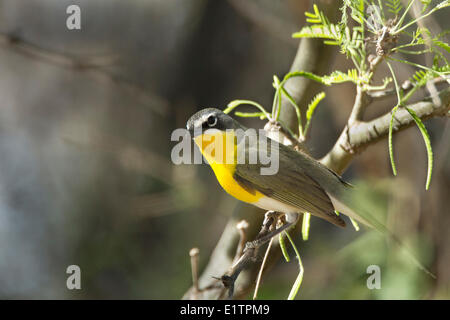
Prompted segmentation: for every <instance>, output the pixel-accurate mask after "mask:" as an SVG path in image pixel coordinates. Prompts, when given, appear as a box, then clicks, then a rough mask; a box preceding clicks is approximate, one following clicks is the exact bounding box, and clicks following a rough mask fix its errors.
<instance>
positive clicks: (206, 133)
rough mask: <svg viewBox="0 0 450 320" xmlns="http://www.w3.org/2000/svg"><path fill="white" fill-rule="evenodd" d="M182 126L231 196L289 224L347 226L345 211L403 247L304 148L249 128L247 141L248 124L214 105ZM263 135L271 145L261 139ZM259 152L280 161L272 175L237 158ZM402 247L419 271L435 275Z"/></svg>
mask: <svg viewBox="0 0 450 320" xmlns="http://www.w3.org/2000/svg"><path fill="white" fill-rule="evenodd" d="M186 128H187V130H188V132H189V134H190V136H191V137H192V138H193V140H194V142H195V144H196V145H197V146H198V148H199V149H200V152H201V153H202V155H203V157H204V158H205V159H206V161H207V162H208V164H209V165H210V166H211V168H212V170H213V171H214V174H215V176H216V178H217V181H218V182H219V184H220V185H221V186H222V188H223V189H224V190H225V191H226V192H227V193H228V194H230V195H231V196H233V197H234V198H236V199H238V200H240V201H243V202H246V203H250V204H252V205H255V206H257V207H259V208H262V209H264V210H268V211H275V212H279V213H282V214H285V215H286V217H287V219H286V221H287V222H289V224H291V225H292V224H295V223H296V221H297V219H298V215H299V214H301V213H310V214H311V215H313V216H316V217H318V218H321V219H324V220H326V221H328V222H330V223H332V224H333V225H335V226H338V227H345V226H346V223H345V221H344V219H343V218H342V215H347V216H349V217H350V218H352V219H355V220H357V221H359V222H361V223H363V224H365V225H367V226H368V227H371V228H374V229H376V230H377V231H379V232H380V233H382V234H384V235H388V236H389V238H391V239H393V240H394V241H395V242H396V243H397V244H399V245H400V247H402V248H403V249H404V248H405V246H404V245H403V243H402V242H401V241H400V240H399V239H398V238H397V237H396V236H395V235H394V234H393V233H392V232H390V230H388V228H387V227H386V226H385V224H384V223H382V222H380V219H378V218H377V217H375V216H374V215H373V214H372V213H371V212H368V210H354V209H353V208H352V207H354V206H355V205H354V201H353V200H354V197H353V196H352V189H353V186H352V185H351V184H350V183H348V182H346V181H345V180H344V179H343V178H342V177H341V176H340V175H338V174H337V173H336V172H334V171H332V170H331V169H329V168H328V167H327V166H325V165H323V164H322V163H320V162H319V161H317V160H316V159H314V158H313V157H311V156H310V155H308V154H306V153H305V152H302V151H297V150H295V149H294V148H292V147H289V146H286V145H284V144H281V143H278V142H276V141H275V140H272V139H270V138H269V137H267V136H265V134H264V133H263V131H261V132H257V131H253V132H254V133H255V134H256V139H246V135H245V132H247V131H248V128H246V127H245V126H243V125H242V124H241V123H239V122H238V121H236V120H235V119H233V118H232V117H231V116H229V115H228V114H225V113H224V112H223V111H221V110H219V109H216V108H206V109H202V110H200V111H198V112H196V113H195V114H194V115H192V116H191V117H190V118H189V119H188V121H187V123H186ZM243 133H244V134H243ZM264 139H269V140H270V143H261V141H264ZM269 145H270V146H269ZM261 151H265V152H267V153H268V154H272V153H275V154H276V155H277V157H274V159H275V160H277V161H278V163H277V170H276V172H274V173H273V174H262V173H261V169H263V168H264V167H267V165H266V166H265V165H264V164H262V163H261V162H260V161H256V162H255V161H254V162H250V161H238V160H239V159H244V160H249V159H251V158H252V157H253V158H257V156H258V155H260V153H261ZM239 157H241V158H239ZM288 218H289V219H288ZM406 251H407V253H408V255H409V256H410V257H411V259H412V260H413V262H414V263H415V264H416V265H417V266H418V267H419V268H420V269H422V270H424V271H425V272H426V273H428V274H430V275H431V276H434V275H432V274H431V273H430V272H429V271H428V269H426V268H425V267H424V266H423V264H422V263H421V262H420V261H418V260H417V258H415V257H414V256H413V255H412V254H410V253H409V251H408V250H406Z"/></svg>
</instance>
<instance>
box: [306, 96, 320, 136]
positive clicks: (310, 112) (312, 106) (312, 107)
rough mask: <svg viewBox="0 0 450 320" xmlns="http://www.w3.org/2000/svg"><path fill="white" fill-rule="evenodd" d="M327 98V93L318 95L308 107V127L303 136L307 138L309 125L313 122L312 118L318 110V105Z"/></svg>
mask: <svg viewBox="0 0 450 320" xmlns="http://www.w3.org/2000/svg"><path fill="white" fill-rule="evenodd" d="M324 98H325V92H323V91H322V92H320V93H318V94H317V95H316V96H315V97H314V98H313V99H312V101H311V102H310V104H309V105H308V109H307V111H306V125H305V131H304V132H303V135H304V136H306V133H307V132H308V128H309V124H310V122H311V118H312V116H313V114H314V111H315V110H316V108H317V105H318V104H319V102H320V101H322V100H323V99H324Z"/></svg>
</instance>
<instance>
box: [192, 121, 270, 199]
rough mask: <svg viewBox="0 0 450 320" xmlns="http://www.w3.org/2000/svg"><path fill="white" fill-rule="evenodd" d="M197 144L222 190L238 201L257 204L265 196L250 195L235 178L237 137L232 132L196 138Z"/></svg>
mask: <svg viewBox="0 0 450 320" xmlns="http://www.w3.org/2000/svg"><path fill="white" fill-rule="evenodd" d="M194 141H195V144H196V145H197V146H198V147H199V148H200V151H201V153H202V154H203V156H204V157H205V159H206V160H207V161H208V163H209V165H210V166H211V168H212V169H213V171H214V174H215V175H216V178H217V180H218V181H219V183H220V185H221V186H222V188H223V189H224V190H225V191H226V192H228V193H229V194H230V195H232V196H233V197H235V198H236V199H238V200H241V201H244V202H248V203H253V204H254V203H256V202H258V200H260V199H261V198H262V197H264V195H263V194H262V193H260V192H258V191H256V192H255V193H250V192H248V191H247V190H245V189H244V188H242V187H241V185H240V184H239V183H237V182H236V180H235V179H234V178H233V174H234V171H235V168H236V162H237V148H236V137H235V135H234V134H233V132H232V131H227V132H223V131H219V130H214V131H212V132H211V133H203V134H202V135H199V136H197V137H195V138H194Z"/></svg>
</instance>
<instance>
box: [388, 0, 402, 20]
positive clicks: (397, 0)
mask: <svg viewBox="0 0 450 320" xmlns="http://www.w3.org/2000/svg"><path fill="white" fill-rule="evenodd" d="M385 4H386V7H388V11H389V12H390V13H392V14H394V15H396V16H397V15H398V14H399V13H400V11H401V10H402V9H403V5H402V1H401V0H386V3H385Z"/></svg>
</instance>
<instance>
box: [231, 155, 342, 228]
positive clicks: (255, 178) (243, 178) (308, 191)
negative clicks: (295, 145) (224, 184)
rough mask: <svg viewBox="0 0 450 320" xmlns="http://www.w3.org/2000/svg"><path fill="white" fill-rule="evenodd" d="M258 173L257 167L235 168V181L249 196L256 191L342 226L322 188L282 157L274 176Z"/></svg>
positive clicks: (239, 166)
mask: <svg viewBox="0 0 450 320" xmlns="http://www.w3.org/2000/svg"><path fill="white" fill-rule="evenodd" d="M284 160H287V159H284ZM260 169H261V165H260V164H237V165H236V171H235V173H234V178H235V180H236V181H237V182H238V183H239V184H240V185H241V186H242V187H243V188H244V189H246V190H247V191H249V192H252V191H253V192H254V190H257V191H259V192H261V193H262V194H264V195H265V196H267V197H270V198H273V199H275V200H278V201H280V202H283V203H285V204H287V205H290V206H292V207H294V208H296V209H298V211H299V212H302V213H303V212H309V213H310V214H312V215H315V216H317V217H320V218H322V219H325V220H327V221H329V222H331V223H333V224H335V225H338V226H341V227H344V226H345V222H344V220H342V219H341V218H340V217H339V216H338V215H336V213H335V212H334V207H333V204H332V202H331V200H330V198H329V196H328V195H327V193H326V192H325V191H324V190H323V188H322V187H321V186H320V185H319V184H318V183H317V182H316V181H315V180H314V179H312V178H311V177H310V176H308V175H307V174H306V173H305V172H303V171H302V170H300V169H299V168H297V167H296V165H295V164H293V163H290V162H289V161H283V157H282V156H281V154H280V165H279V170H278V172H277V173H276V174H275V175H261V172H260Z"/></svg>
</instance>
